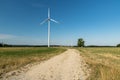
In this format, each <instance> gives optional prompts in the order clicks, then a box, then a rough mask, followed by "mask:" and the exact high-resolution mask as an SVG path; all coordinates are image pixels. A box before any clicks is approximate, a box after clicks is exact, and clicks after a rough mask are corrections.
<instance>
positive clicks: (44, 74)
mask: <svg viewBox="0 0 120 80" xmlns="http://www.w3.org/2000/svg"><path fill="white" fill-rule="evenodd" d="M88 76H89V70H88V69H87V65H86V64H85V62H84V60H83V59H82V57H81V56H80V53H79V52H78V51H77V50H75V49H68V50H67V51H66V52H64V53H62V54H60V55H57V56H55V57H53V58H51V59H49V60H47V61H44V62H42V63H40V64H37V65H34V66H32V67H31V68H30V69H29V70H28V71H26V72H23V73H21V74H19V75H14V76H11V77H8V78H4V80H85V79H86V78H87V77H88Z"/></svg>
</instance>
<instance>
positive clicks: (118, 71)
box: [78, 48, 120, 80]
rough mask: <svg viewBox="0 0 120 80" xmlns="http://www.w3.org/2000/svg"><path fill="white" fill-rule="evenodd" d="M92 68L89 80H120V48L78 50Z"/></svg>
mask: <svg viewBox="0 0 120 80" xmlns="http://www.w3.org/2000/svg"><path fill="white" fill-rule="evenodd" d="M78 50H79V51H80V53H81V55H82V56H83V57H84V59H85V60H86V63H87V64H88V65H89V67H90V68H91V73H90V77H89V78H88V80H120V48H78Z"/></svg>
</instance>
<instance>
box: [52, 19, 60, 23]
mask: <svg viewBox="0 0 120 80" xmlns="http://www.w3.org/2000/svg"><path fill="white" fill-rule="evenodd" d="M50 20H51V21H53V22H55V23H59V22H58V21H56V20H54V19H50Z"/></svg>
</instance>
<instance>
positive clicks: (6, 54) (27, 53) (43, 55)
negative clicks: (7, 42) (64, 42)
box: [0, 47, 66, 76]
mask: <svg viewBox="0 0 120 80" xmlns="http://www.w3.org/2000/svg"><path fill="white" fill-rule="evenodd" d="M65 50H66V49H63V48H45V47H40V48H39V47H12V48H0V76H1V75H3V74H5V73H7V72H9V71H12V70H15V69H17V68H20V67H22V66H25V65H26V64H29V63H33V62H38V61H43V60H46V59H49V58H50V57H52V56H55V55H57V54H60V53H62V52H64V51H65Z"/></svg>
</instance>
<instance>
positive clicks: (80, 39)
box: [77, 38, 120, 47]
mask: <svg viewBox="0 0 120 80" xmlns="http://www.w3.org/2000/svg"><path fill="white" fill-rule="evenodd" d="M77 46H78V47H115V46H98V45H90V46H85V41H84V39H83V38H79V39H78V42H77ZM116 47H120V44H117V45H116Z"/></svg>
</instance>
